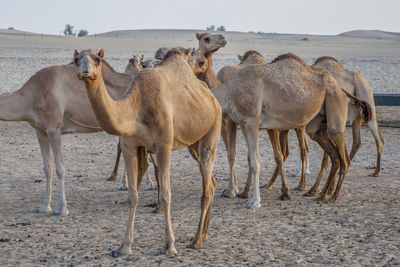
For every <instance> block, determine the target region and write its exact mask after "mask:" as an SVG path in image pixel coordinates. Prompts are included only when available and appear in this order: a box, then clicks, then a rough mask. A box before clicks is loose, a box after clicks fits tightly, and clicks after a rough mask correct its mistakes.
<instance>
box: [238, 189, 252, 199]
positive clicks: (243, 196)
mask: <svg viewBox="0 0 400 267" xmlns="http://www.w3.org/2000/svg"><path fill="white" fill-rule="evenodd" d="M237 196H238V197H240V198H249V197H250V196H251V194H250V192H245V191H243V192H242V193H240V194H239V195H237Z"/></svg>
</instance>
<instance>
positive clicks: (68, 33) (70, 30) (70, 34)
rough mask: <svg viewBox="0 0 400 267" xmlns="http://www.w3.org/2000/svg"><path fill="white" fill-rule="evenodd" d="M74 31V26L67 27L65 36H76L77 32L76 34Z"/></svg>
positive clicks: (68, 25)
mask: <svg viewBox="0 0 400 267" xmlns="http://www.w3.org/2000/svg"><path fill="white" fill-rule="evenodd" d="M73 30H74V26H72V25H71V24H67V25H65V29H64V35H65V36H75V35H76V32H74V31H73Z"/></svg>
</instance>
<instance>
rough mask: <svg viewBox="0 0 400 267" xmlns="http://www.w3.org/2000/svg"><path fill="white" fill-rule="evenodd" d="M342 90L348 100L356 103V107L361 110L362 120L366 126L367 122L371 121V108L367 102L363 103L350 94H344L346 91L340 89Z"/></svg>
mask: <svg viewBox="0 0 400 267" xmlns="http://www.w3.org/2000/svg"><path fill="white" fill-rule="evenodd" d="M342 90H343V92H344V93H345V94H346V95H347V97H348V98H350V99H352V100H353V101H354V102H355V103H356V105H357V106H359V107H360V108H361V111H362V112H361V113H362V116H363V119H364V123H365V124H368V122H369V121H370V120H372V108H371V106H370V105H369V104H368V103H367V102H365V101H363V100H361V99H358V98H357V97H355V96H353V95H352V94H350V93H348V92H346V90H344V89H343V88H342Z"/></svg>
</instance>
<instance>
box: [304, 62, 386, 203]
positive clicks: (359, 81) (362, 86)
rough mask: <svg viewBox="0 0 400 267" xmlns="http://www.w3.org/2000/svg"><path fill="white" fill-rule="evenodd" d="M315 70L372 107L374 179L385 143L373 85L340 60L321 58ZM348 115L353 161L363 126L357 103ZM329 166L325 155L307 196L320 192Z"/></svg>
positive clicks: (378, 170) (370, 126)
mask: <svg viewBox="0 0 400 267" xmlns="http://www.w3.org/2000/svg"><path fill="white" fill-rule="evenodd" d="M313 67H315V68H321V69H323V70H326V71H329V72H330V73H331V74H332V76H333V77H334V78H335V79H336V81H337V82H338V84H339V86H340V87H341V88H343V89H344V90H346V92H348V93H350V94H352V95H355V96H356V97H357V98H359V99H361V100H363V101H365V102H367V103H368V104H369V105H370V106H371V111H372V119H371V120H370V121H369V122H366V124H367V125H368V127H369V128H370V130H371V132H372V135H373V136H374V138H375V144H376V152H377V158H376V169H375V171H374V172H373V173H372V174H371V176H373V177H377V176H379V172H380V170H381V156H382V150H383V145H384V143H385V141H384V139H383V136H382V134H381V131H380V130H379V127H378V121H377V119H376V109H375V102H374V92H373V89H372V87H371V85H370V84H369V83H368V81H367V80H366V79H365V78H364V76H363V75H361V74H360V73H359V72H354V71H351V70H347V69H345V68H344V67H343V66H342V64H340V63H339V61H338V60H336V59H335V58H332V57H327V56H325V57H320V58H318V59H317V60H316V61H315V63H314V64H313ZM348 110H349V112H348V115H347V121H348V122H350V124H351V125H352V133H353V144H352V148H351V152H350V159H351V160H353V157H354V155H355V154H356V153H357V151H358V149H359V148H360V146H361V124H362V121H363V117H362V113H361V112H360V109H359V107H358V106H357V105H355V103H352V102H350V103H349V105H348ZM328 166H329V158H328V157H327V156H326V155H324V157H323V160H322V163H321V170H320V173H319V174H318V178H317V180H316V182H315V184H314V186H313V187H312V188H311V189H310V191H308V192H307V193H306V194H305V195H306V196H315V195H317V192H318V187H319V184H320V183H321V180H322V178H323V176H324V174H325V171H326V169H327V168H328Z"/></svg>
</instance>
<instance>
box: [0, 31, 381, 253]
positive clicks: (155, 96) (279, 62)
mask: <svg viewBox="0 0 400 267" xmlns="http://www.w3.org/2000/svg"><path fill="white" fill-rule="evenodd" d="M196 37H197V39H198V40H199V47H198V49H185V48H182V47H177V48H165V47H164V48H160V49H159V50H158V51H157V52H156V58H157V59H158V61H152V60H147V61H145V60H144V58H143V56H134V57H133V58H131V59H130V60H129V63H128V65H127V67H126V69H125V73H118V72H116V71H115V70H114V69H113V68H112V67H111V66H110V65H109V64H108V63H107V62H106V61H105V60H104V55H105V51H104V49H101V50H100V51H99V52H96V51H94V50H93V49H87V50H83V51H80V52H78V51H76V50H75V52H74V60H73V62H71V63H70V64H67V65H59V66H51V67H47V68H44V69H42V70H40V71H38V72H37V73H36V74H34V75H33V76H32V77H31V78H30V79H29V80H28V81H27V82H26V83H25V84H24V85H23V87H22V88H21V89H19V90H18V91H16V92H14V93H12V94H6V95H1V96H0V120H4V121H27V122H28V123H29V124H30V125H31V126H32V127H34V128H35V130H36V135H37V138H38V141H39V145H40V149H41V153H42V157H43V165H44V168H43V169H44V173H45V176H46V178H47V184H46V192H45V196H44V200H43V204H42V205H41V206H40V207H39V208H38V209H37V210H36V212H51V207H50V204H51V196H52V176H53V167H52V160H51V152H50V150H52V152H53V155H54V160H55V164H56V173H57V177H58V178H59V181H60V191H59V194H60V197H59V202H58V209H57V211H55V214H57V215H67V214H68V213H69V211H68V208H67V201H66V196H65V185H64V180H65V169H64V164H63V156H62V146H61V135H62V134H66V133H95V132H101V131H105V132H107V133H108V134H111V135H116V136H119V143H118V145H117V151H118V152H117V160H116V165H115V168H114V171H113V173H112V175H111V177H110V178H109V179H110V180H116V176H117V173H118V164H119V160H120V155H121V152H122V155H123V159H124V162H125V169H126V171H125V173H126V175H125V176H126V179H127V181H126V182H125V183H122V182H121V187H122V188H123V187H124V186H125V187H127V190H128V203H129V217H128V224H127V231H126V235H125V237H124V239H123V243H122V245H121V247H120V248H119V249H117V250H115V251H114V252H113V253H112V255H113V256H119V255H127V254H131V253H132V250H131V246H132V242H133V233H134V219H135V211H136V208H137V205H138V198H139V196H138V190H139V186H140V184H141V180H142V178H143V176H144V174H145V172H146V170H147V168H148V166H149V160H148V157H149V155H150V157H151V158H152V162H153V164H154V167H155V176H156V180H157V189H158V205H157V210H158V211H159V212H161V211H163V212H164V216H165V241H164V246H163V249H162V252H163V253H165V254H168V255H176V249H175V245H174V233H173V229H172V225H171V215H170V208H171V188H170V161H171V151H173V150H178V149H182V148H186V147H187V148H188V149H189V152H190V154H191V155H192V157H193V158H194V159H195V160H196V161H197V163H198V166H199V169H200V173H201V176H202V182H203V183H202V184H203V194H202V197H201V215H200V221H199V225H198V229H197V232H196V235H195V237H194V238H193V239H192V241H191V244H190V247H192V248H202V246H203V241H204V240H207V235H208V229H209V220H210V214H211V205H212V202H213V198H214V194H215V189H216V181H215V179H214V177H213V174H212V171H213V167H214V164H215V159H216V153H217V147H218V143H219V140H220V136H221V135H222V139H223V142H224V144H225V147H226V150H227V156H228V161H229V166H230V174H229V183H228V184H227V186H226V189H225V190H224V191H223V196H226V197H235V196H239V197H244V198H249V200H248V201H247V203H246V206H247V207H248V208H258V207H260V206H261V202H260V201H261V199H260V182H259V175H260V160H259V138H258V136H259V130H264V129H265V130H266V131H267V133H268V135H269V138H270V141H271V144H272V149H273V153H274V158H275V161H276V168H275V171H274V173H273V175H272V177H271V179H270V181H269V182H268V184H266V185H265V186H266V187H268V188H271V187H272V184H273V183H274V181H275V179H276V177H277V176H278V174H280V176H281V180H282V188H281V196H280V199H282V200H284V199H290V198H291V195H290V189H289V186H288V184H287V181H286V175H285V168H284V163H285V160H286V158H287V156H288V154H289V150H288V131H289V130H290V129H294V130H296V134H297V138H298V141H299V146H300V151H301V153H300V154H301V160H302V171H301V179H300V183H299V185H298V187H297V188H296V189H298V190H305V188H306V183H305V169H306V161H307V154H308V146H307V142H306V133H307V134H308V135H309V137H310V138H311V139H312V140H314V141H316V142H317V143H318V144H319V145H320V146H321V148H322V149H323V151H324V156H323V159H322V162H321V170H320V172H319V175H318V178H317V180H316V182H315V184H314V186H313V187H312V188H311V189H310V190H309V191H308V192H307V193H305V195H306V196H317V193H318V188H319V185H320V183H321V180H322V178H323V176H324V174H325V171H326V169H327V167H328V166H329V164H330V163H331V165H332V166H331V170H330V173H329V176H328V179H327V181H326V183H325V186H324V188H323V189H322V191H321V193H320V195H319V197H318V199H319V200H322V201H324V202H326V203H337V201H338V197H339V192H340V188H341V186H342V183H343V181H344V178H345V175H346V173H347V171H348V168H349V166H350V163H351V160H352V158H353V157H354V155H355V154H356V152H357V151H358V149H359V147H360V145H361V137H360V129H361V126H362V124H366V125H368V126H369V128H370V129H371V132H372V134H373V136H374V138H375V140H376V149H377V160H376V169H375V171H374V173H373V174H372V176H378V175H379V172H380V161H381V154H382V149H383V144H384V140H383V137H382V135H381V133H380V130H379V128H378V124H377V120H376V112H375V105H374V99H373V90H372V88H371V86H370V85H369V83H368V82H367V81H366V79H365V78H364V77H363V76H362V75H361V74H360V73H358V72H353V71H350V70H346V69H345V68H344V67H343V66H342V65H341V64H340V63H339V62H338V61H337V60H336V59H334V58H331V57H321V58H319V59H317V60H316V61H315V63H314V64H313V65H312V66H310V65H308V64H306V63H305V62H304V61H303V60H302V59H301V58H299V57H298V56H296V55H293V54H291V53H288V54H283V55H280V56H278V57H277V58H275V59H274V60H273V61H272V62H271V63H268V62H267V60H266V59H265V58H264V57H263V56H262V55H261V54H260V53H258V52H256V51H252V50H250V51H248V52H246V53H245V54H244V55H243V56H240V55H239V61H240V63H239V65H237V66H233V65H231V66H225V67H224V68H222V69H221V70H220V71H219V73H218V75H215V73H214V70H213V54H214V53H215V52H216V51H218V50H219V49H220V48H222V47H224V46H225V45H226V44H227V42H226V40H225V38H224V36H223V35H221V34H210V33H201V34H199V33H198V34H196ZM346 122H349V123H350V124H351V125H352V133H353V144H352V149H351V152H350V155H348V152H347V149H346V144H345V127H346ZM238 126H240V129H241V131H242V133H243V136H244V138H245V141H246V144H247V147H248V164H249V172H248V177H247V182H246V186H245V188H244V190H243V192H241V193H240V192H239V190H238V181H237V174H236V168H235V164H236V163H235V162H236V133H237V128H238ZM337 173H338V174H339V177H338V181H337V183H335V181H336V174H337ZM121 181H122V180H121ZM335 184H336V187H335ZM147 187H148V188H152V187H153V184H152V181H151V178H150V176H148V178H147Z"/></svg>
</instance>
